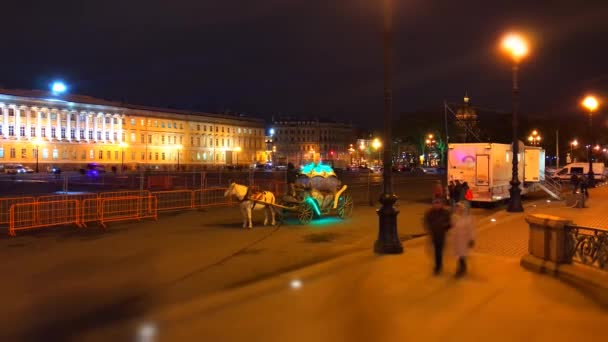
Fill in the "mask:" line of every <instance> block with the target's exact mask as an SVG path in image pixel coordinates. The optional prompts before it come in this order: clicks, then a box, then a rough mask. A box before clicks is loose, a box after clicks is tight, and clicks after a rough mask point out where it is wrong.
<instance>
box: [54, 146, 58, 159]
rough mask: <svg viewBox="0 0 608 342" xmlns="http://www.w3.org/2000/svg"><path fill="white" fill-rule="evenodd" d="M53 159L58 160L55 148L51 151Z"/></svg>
mask: <svg viewBox="0 0 608 342" xmlns="http://www.w3.org/2000/svg"><path fill="white" fill-rule="evenodd" d="M53 159H59V151H58V150H57V149H56V148H54V149H53Z"/></svg>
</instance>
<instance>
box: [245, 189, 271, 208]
mask: <svg viewBox="0 0 608 342" xmlns="http://www.w3.org/2000/svg"><path fill="white" fill-rule="evenodd" d="M265 197H266V191H255V192H252V191H251V188H247V193H246V194H245V196H243V199H242V200H240V203H243V202H245V201H249V200H251V202H252V204H251V209H252V210H253V209H254V208H255V205H256V204H258V202H257V201H263V200H264V198H265Z"/></svg>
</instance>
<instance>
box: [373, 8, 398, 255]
mask: <svg viewBox="0 0 608 342" xmlns="http://www.w3.org/2000/svg"><path fill="white" fill-rule="evenodd" d="M392 5H393V0H384V30H383V31H384V32H383V33H384V141H385V147H384V170H383V173H382V180H383V192H382V195H381V196H380V203H382V206H381V207H380V209H378V210H377V213H378V218H379V227H378V239H377V240H376V242H375V244H374V251H375V252H376V253H379V254H399V253H403V246H402V245H401V241H400V240H399V235H398V234H397V215H398V214H399V210H397V209H395V206H394V205H395V202H397V195H395V193H394V192H393V174H392V169H393V160H392V158H391V157H392V156H391V153H392V143H391V142H392V139H393V137H392V129H391V120H392V118H391V117H392V111H393V108H392V106H393V94H392V80H391V74H392V63H393V18H392V15H393V8H392V7H393V6H392Z"/></svg>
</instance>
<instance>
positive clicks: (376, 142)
mask: <svg viewBox="0 0 608 342" xmlns="http://www.w3.org/2000/svg"><path fill="white" fill-rule="evenodd" d="M372 147H373V148H374V150H375V151H378V166H380V147H382V143H381V142H380V140H379V139H378V138H375V139H374V141H373V142H372Z"/></svg>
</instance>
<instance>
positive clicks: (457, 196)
mask: <svg viewBox="0 0 608 342" xmlns="http://www.w3.org/2000/svg"><path fill="white" fill-rule="evenodd" d="M461 192H462V184H461V183H460V180H458V179H457V180H456V182H455V184H454V203H458V202H460V196H461V194H460V193H461Z"/></svg>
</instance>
